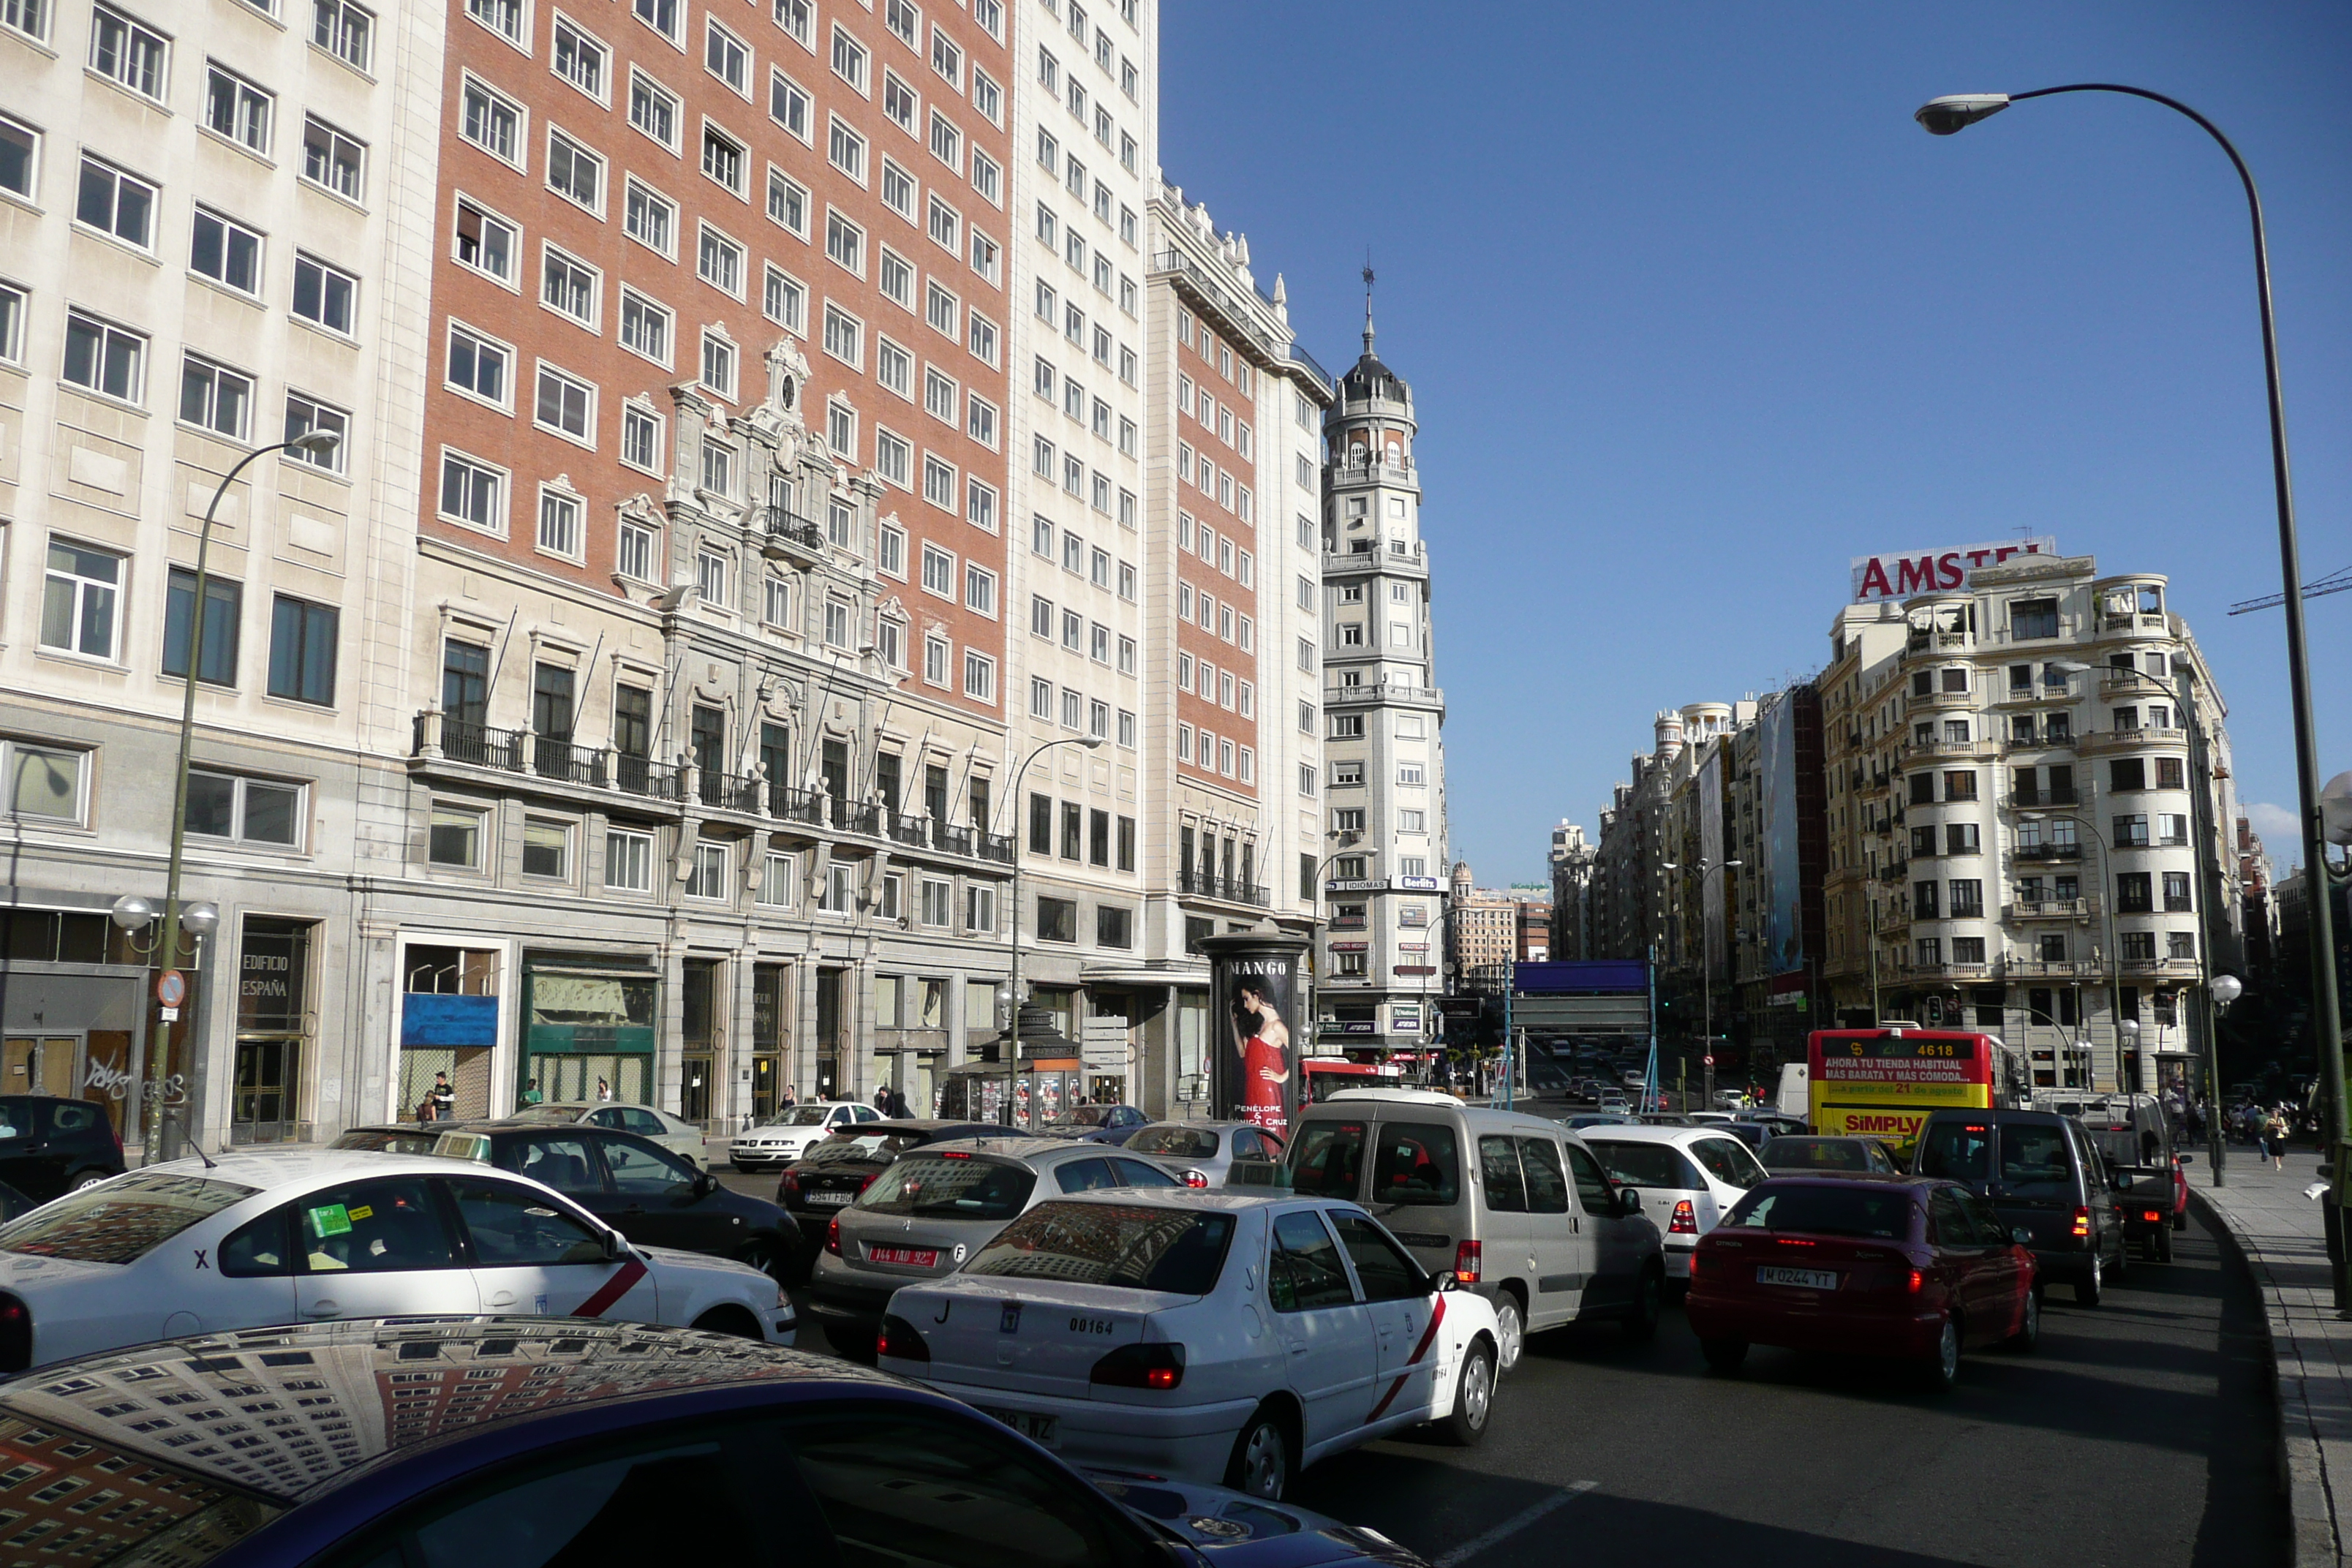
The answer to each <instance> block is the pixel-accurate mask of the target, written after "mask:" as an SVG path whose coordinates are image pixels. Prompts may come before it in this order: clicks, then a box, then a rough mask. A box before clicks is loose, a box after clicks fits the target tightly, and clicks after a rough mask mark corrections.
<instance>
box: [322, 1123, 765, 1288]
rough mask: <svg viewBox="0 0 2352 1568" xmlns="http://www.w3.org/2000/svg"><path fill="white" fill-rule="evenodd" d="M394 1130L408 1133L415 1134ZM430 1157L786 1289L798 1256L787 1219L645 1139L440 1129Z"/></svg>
mask: <svg viewBox="0 0 2352 1568" xmlns="http://www.w3.org/2000/svg"><path fill="white" fill-rule="evenodd" d="M384 1131H385V1129H383V1128H378V1127H355V1128H353V1129H352V1131H349V1132H346V1133H344V1134H343V1135H342V1136H341V1138H338V1139H337V1140H335V1145H334V1146H335V1147H336V1148H338V1149H382V1148H384V1147H386V1146H387V1144H386V1142H385V1140H384V1139H383V1136H382V1134H383V1132H384ZM397 1131H403V1132H404V1133H407V1134H410V1135H414V1134H415V1133H416V1132H418V1131H420V1130H419V1129H418V1128H415V1127H407V1128H404V1129H398V1130H397ZM429 1131H434V1132H436V1133H437V1134H438V1136H437V1137H436V1139H435V1142H434V1145H433V1149H432V1152H434V1153H436V1154H441V1155H446V1156H448V1157H450V1158H454V1159H459V1160H478V1161H480V1162H481V1163H483V1164H486V1165H495V1166H497V1167H498V1168H499V1170H501V1171H512V1172H513V1173H515V1174H517V1175H520V1176H529V1177H530V1179H531V1180H533V1181H535V1182H544V1183H546V1184H548V1185H549V1186H551V1187H553V1188H554V1189H555V1190H556V1191H557V1192H559V1193H562V1194H563V1195H564V1196H565V1197H567V1198H570V1199H571V1200H572V1202H574V1203H576V1204H578V1205H580V1206H581V1207H582V1208H584V1209H586V1210H587V1211H588V1212H589V1213H590V1214H593V1215H595V1216H596V1217H597V1218H598V1219H601V1220H603V1221H604V1223H605V1224H607V1225H609V1226H612V1227H613V1228H614V1230H617V1231H619V1232H620V1233H621V1234H622V1235H623V1236H625V1237H628V1238H629V1239H630V1240H631V1241H635V1242H639V1243H642V1244H643V1245H645V1246H646V1247H677V1249H678V1250H679V1251H681V1252H701V1253H708V1254H709V1255H710V1256H711V1257H713V1258H734V1259H735V1260H736V1261H737V1262H739V1263H748V1264H750V1265H751V1267H752V1268H757V1269H760V1270H761V1271H763V1272H765V1273H767V1274H768V1275H770V1276H772V1278H774V1279H777V1280H778V1281H780V1282H781V1281H782V1279H783V1278H784V1277H785V1274H786V1273H787V1271H789V1270H790V1269H791V1268H792V1265H793V1257H794V1255H795V1254H796V1253H798V1252H800V1251H801V1250H802V1248H801V1247H800V1246H799V1237H798V1234H797V1232H796V1231H795V1230H794V1229H793V1223H792V1220H791V1217H790V1216H789V1215H786V1214H785V1213H784V1211H783V1210H782V1209H780V1208H778V1207H777V1206H776V1205H773V1204H772V1203H769V1202H767V1201H766V1200H765V1199H763V1198H755V1197H751V1196H749V1195H748V1194H743V1193H734V1192H730V1191H728V1190H727V1189H726V1188H725V1187H722V1186H720V1185H719V1178H718V1177H716V1176H714V1175H712V1174H710V1173H709V1172H707V1171H698V1170H696V1169H695V1168H694V1167H693V1166H691V1165H689V1164H688V1163H686V1161H685V1159H684V1158H683V1157H682V1156H680V1155H677V1154H675V1153H672V1152H670V1151H669V1150H667V1149H665V1148H663V1147H662V1146H661V1145H660V1144H658V1143H656V1142H654V1141H653V1140H652V1139H650V1138H643V1137H640V1136H638V1135H637V1134H636V1133H635V1132H623V1131H617V1130H616V1129H613V1128H609V1127H592V1126H586V1125H583V1124H580V1123H571V1122H566V1123H551V1122H546V1121H439V1122H435V1123H433V1124H432V1126H431V1128H430V1129H429Z"/></svg>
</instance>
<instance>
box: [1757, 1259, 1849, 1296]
mask: <svg viewBox="0 0 2352 1568" xmlns="http://www.w3.org/2000/svg"><path fill="white" fill-rule="evenodd" d="M1756 1283H1758V1284H1759V1285H1797V1286H1801V1287H1802V1288H1803V1289H1808V1290H1834V1289H1837V1276H1836V1275H1835V1274H1834V1273H1832V1272H1831V1271H1830V1270H1829V1269H1826V1268H1773V1267H1772V1266H1771V1265H1769V1264H1759V1266H1758V1267H1757V1269H1756Z"/></svg>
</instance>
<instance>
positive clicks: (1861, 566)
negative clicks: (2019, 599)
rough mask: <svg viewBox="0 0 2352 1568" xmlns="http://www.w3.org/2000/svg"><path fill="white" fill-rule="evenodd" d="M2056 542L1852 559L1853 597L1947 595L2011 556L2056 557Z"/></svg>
mask: <svg viewBox="0 0 2352 1568" xmlns="http://www.w3.org/2000/svg"><path fill="white" fill-rule="evenodd" d="M2057 553H2058V542H2057V540H2055V539H2011V540H2005V541H2003V542H2000V543H1998V544H1965V545H1962V546H1961V547H1960V548H1958V549H1957V550H1912V551H1904V552H1897V553H1895V554H1891V555H1857V556H1855V557H1854V558H1853V596H1854V599H1855V601H1856V602H1857V603H1860V602H1862V601H1864V600H1867V599H1907V598H1909V597H1910V596H1911V595H1914V594H1937V593H1948V592H1949V591H1950V590H1952V589H1955V588H1965V587H1967V586H1968V585H1969V575H1970V574H1972V573H1974V572H1975V571H1976V569H1977V568H1978V567H1979V566H1990V565H1993V564H1995V563H1999V562H2002V561H2006V560H2008V559H2009V558H2010V557H2011V556H2012V555H2055V554H2057Z"/></svg>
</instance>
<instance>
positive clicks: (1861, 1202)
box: [1723, 1182, 1917, 1241]
mask: <svg viewBox="0 0 2352 1568" xmlns="http://www.w3.org/2000/svg"><path fill="white" fill-rule="evenodd" d="M1916 1206H1917V1205H1916V1203H1915V1202H1914V1201H1913V1199H1912V1196H1911V1194H1910V1193H1909V1192H1908V1191H1906V1190H1905V1189H1902V1188H1895V1189H1892V1190H1889V1189H1886V1188H1880V1187H1872V1186H1869V1185H1867V1184H1864V1183H1861V1182H1855V1183H1852V1184H1840V1185H1837V1186H1810V1185H1808V1186H1774V1185H1771V1184H1766V1185H1764V1186H1761V1187H1759V1188H1757V1189H1756V1190H1755V1191H1754V1192H1752V1193H1749V1194H1748V1195H1747V1196H1746V1197H1744V1198H1742V1199H1740V1200H1739V1202H1738V1204H1736V1205H1733V1207H1732V1210H1731V1213H1730V1214H1729V1215H1727V1216H1725V1218H1724V1221H1723V1223H1724V1224H1725V1225H1727V1226H1747V1227H1748V1228H1750V1229H1754V1230H1785V1231H1801V1232H1803V1233H1805V1234H1808V1235H1811V1236H1866V1237H1875V1238H1877V1239H1879V1240H1882V1241H1900V1240H1904V1239H1906V1238H1907V1237H1909V1236H1910V1234H1911V1214H1912V1210H1913V1209H1914V1208H1916Z"/></svg>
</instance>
